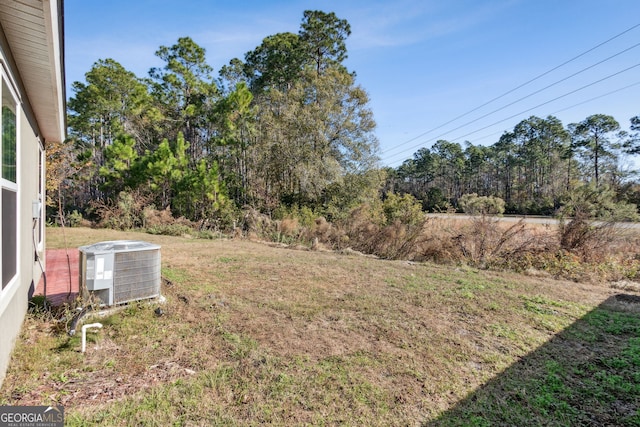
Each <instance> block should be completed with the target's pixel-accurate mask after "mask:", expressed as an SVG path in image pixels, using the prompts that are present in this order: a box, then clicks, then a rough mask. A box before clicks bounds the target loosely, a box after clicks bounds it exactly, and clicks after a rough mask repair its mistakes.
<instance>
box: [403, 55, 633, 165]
mask: <svg viewBox="0 0 640 427" xmlns="http://www.w3.org/2000/svg"><path fill="white" fill-rule="evenodd" d="M638 46H640V43H637V44H635V45H633V46H631V47H628V48H626V49H624V50H622V51H620V52H618V53H616V54H614V55H611V56H609V57H608V58H605V59H603V60H601V61H599V62H596V63H595V64H592V65H590V66H588V67H586V68H583V69H582V70H580V71H577V72H575V73H573V74H571V75H569V76H567V77H565V78H562V79H560V80H558V81H556V82H554V83H551V84H550V85H547V86H545V87H543V88H542V89H538V90H536V91H533V92H531V93H529V94H527V95H525V96H523V97H521V98H519V99H516V100H515V101H513V102H510V103H509V104H506V105H504V106H502V107H500V108H497V109H495V110H493V111H490V112H488V113H486V114H484V115H482V116H480V117H477V118H475V119H473V120H471V121H469V122H466V123H463V124H461V125H459V126H457V127H455V128H453V129H450V130H448V131H447V132H444V133H441V134H440V135H438V136H436V137H434V138H433V139H434V140H437V139H439V138H441V137H443V136H445V135H447V134H449V133H451V132H454V131H456V130H459V129H462V128H464V127H466V126H469V125H470V124H473V123H476V122H478V121H480V120H482V119H484V118H486V117H488V116H490V115H492V114H495V113H497V112H499V111H502V110H504V109H506V108H508V107H510V106H512V105H514V104H517V103H518V102H520V101H524V100H525V99H527V98H530V97H532V96H533V95H536V94H538V93H540V92H543V91H545V90H547V89H549V88H550V87H553V86H555V85H557V84H559V83H562V82H564V81H566V80H568V79H570V78H572V77H575V76H577V75H578V74H581V73H583V72H585V71H587V70H589V69H591V68H593V67H596V66H598V65H600V64H602V63H604V62H606V61H609V60H610V59H612V58H615V57H616V56H619V55H621V54H623V53H625V52H628V51H629V50H631V49H634V48H636V47H638ZM543 105H544V104H543ZM405 151H406V150H403V151H401V153H403V152H405Z"/></svg>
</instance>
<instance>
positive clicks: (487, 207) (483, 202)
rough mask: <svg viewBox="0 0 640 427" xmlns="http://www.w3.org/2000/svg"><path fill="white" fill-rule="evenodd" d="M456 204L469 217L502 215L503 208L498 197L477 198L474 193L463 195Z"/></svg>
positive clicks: (502, 201) (502, 203) (501, 201)
mask: <svg viewBox="0 0 640 427" xmlns="http://www.w3.org/2000/svg"><path fill="white" fill-rule="evenodd" d="M458 204H459V206H460V209H462V211H463V212H464V213H466V214H469V215H502V214H503V213H504V207H505V205H504V200H502V199H501V198H500V197H494V196H478V195H477V194H476V193H471V194H464V195H463V196H462V197H460V199H459V200H458Z"/></svg>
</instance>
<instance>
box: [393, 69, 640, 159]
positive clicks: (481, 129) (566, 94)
mask: <svg viewBox="0 0 640 427" xmlns="http://www.w3.org/2000/svg"><path fill="white" fill-rule="evenodd" d="M636 67H640V63H637V64H635V65H632V66H630V67H627V68H625V69H623V70H620V71H618V72H616V73H613V74H609V75H608V76H606V77H603V78H601V79H599V80H596V81H594V82H591V83H589V84H586V85H584V86H582V87H579V88H578V89H574V90H572V91H570V92H567V93H565V94H563V95H560V96H557V97H555V98H553V99H551V100H549V101H545V102H543V103H541V104H538V105H536V106H534V107H531V108H528V109H526V110H523V111H521V112H519V113H516V114H513V115H511V116H509V117H506V118H504V119H502V120H498V121H497V122H494V123H492V124H490V125H487V126H484V127H482V128H480V129H477V130H474V131H473V132H469V133H467V134H464V135H461V136H459V137H457V138H455V139H460V138H465V137H467V136H469V135H473V134H474V133H477V132H480V131H483V130H485V129H487V128H490V127H492V126H495V125H497V124H500V123H502V122H506V121H507V120H510V119H513V118H514V117H518V116H520V115H522V114H524V113H527V112H529V111H531V110H535V109H536V108H539V107H542V106H543V105H547V104H550V103H552V102H554V101H557V100H558V99H562V98H565V97H567V96H569V95H572V94H574V93H576V92H579V91H581V90H583V89H586V88H588V87H591V86H593V85H595V84H598V83H601V82H603V81H605V80H608V79H610V78H612V77H615V76H617V75H619V74H622V73H624V72H626V71H629V70H631V69H633V68H636ZM447 133H448V132H447ZM444 135H446V134H444ZM433 140H434V139H429V140H425V141H423V142H422V143H420V144H418V145H416V146H413V147H411V148H409V149H407V150H403V151H402V152H401V153H397V154H394V155H393V156H391V157H390V158H394V157H397V156H398V155H400V154H402V153H404V152H406V151H412V150H415V149H416V148H418V147H421V146H422V145H424V144H426V143H427V142H429V141H433ZM388 159H389V158H387V161H388Z"/></svg>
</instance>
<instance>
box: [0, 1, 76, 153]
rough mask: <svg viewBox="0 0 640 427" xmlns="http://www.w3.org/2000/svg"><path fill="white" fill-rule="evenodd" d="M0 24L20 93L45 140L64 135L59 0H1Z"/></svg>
mask: <svg viewBox="0 0 640 427" xmlns="http://www.w3.org/2000/svg"><path fill="white" fill-rule="evenodd" d="M0 26H1V27H2V32H3V33H4V37H5V40H6V42H7V44H8V45H9V50H10V55H11V58H12V59H11V60H12V61H13V63H14V64H13V66H14V67H15V68H16V69H17V73H18V76H15V78H16V79H17V80H19V81H18V82H17V84H18V85H19V86H21V87H20V89H21V93H22V96H23V102H24V101H25V100H24V97H25V96H26V98H27V102H28V108H29V109H30V110H31V111H32V112H33V115H34V117H35V121H36V123H35V125H36V126H37V129H38V131H39V134H40V136H41V137H42V138H43V139H44V140H45V141H50V142H62V141H64V139H65V136H66V98H65V81H64V19H63V0H2V1H0Z"/></svg>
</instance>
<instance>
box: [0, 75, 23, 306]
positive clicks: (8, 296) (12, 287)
mask: <svg viewBox="0 0 640 427" xmlns="http://www.w3.org/2000/svg"><path fill="white" fill-rule="evenodd" d="M2 65H3V67H1V68H0V100H2V97H3V96H4V93H3V91H4V88H5V87H6V88H8V89H9V93H10V95H11V97H12V98H13V101H14V104H15V113H16V182H15V183H14V182H11V181H8V180H6V179H4V178H2V173H0V189H1V188H8V189H10V190H13V191H15V192H16V274H15V276H14V277H13V278H12V279H11V280H10V281H9V282H8V283H7V285H6V286H5V287H4V289H0V314H1V313H3V312H4V310H5V309H6V308H7V305H8V304H9V302H10V301H11V300H12V299H13V296H14V295H15V293H16V292H17V290H18V289H19V288H20V286H18V283H19V282H20V269H21V261H22V259H21V256H20V253H21V241H20V240H21V239H20V237H21V233H20V231H21V229H22V219H21V218H20V216H21V215H20V203H21V199H20V196H21V191H20V173H21V171H22V168H21V165H20V160H21V158H22V153H21V151H22V148H21V145H22V144H21V143H20V135H21V131H20V128H21V116H22V108H21V103H20V98H19V97H18V94H17V92H16V91H15V86H14V85H13V81H12V79H11V78H10V77H9V75H8V73H7V72H6V71H5V69H4V64H2ZM2 82H6V86H5V85H3V84H2ZM1 105H2V103H1V102H0V107H1ZM0 125H1V123H0ZM0 132H1V129H0ZM0 135H1V133H0ZM1 142H2V141H1V140H0V144H1ZM1 148H2V147H1V146H0V153H1V152H2V150H1ZM1 167H2V166H1V165H0V168H1ZM0 172H1V171H0ZM1 211H2V198H1V197H0V212H1ZM1 241H2V228H1V227H0V242H1ZM1 286H2V285H1V284H0V287H1Z"/></svg>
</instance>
